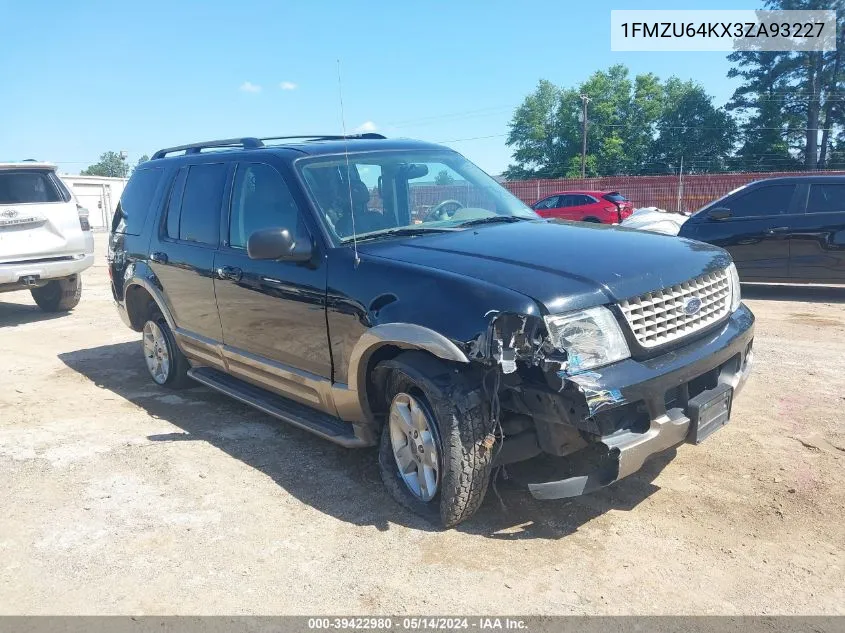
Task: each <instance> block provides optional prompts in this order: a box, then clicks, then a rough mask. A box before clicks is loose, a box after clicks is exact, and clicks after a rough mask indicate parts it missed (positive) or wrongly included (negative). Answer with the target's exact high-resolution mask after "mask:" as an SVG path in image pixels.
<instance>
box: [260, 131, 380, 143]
mask: <svg viewBox="0 0 845 633" xmlns="http://www.w3.org/2000/svg"><path fill="white" fill-rule="evenodd" d="M298 138H304V139H313V140H315V141H342V140H344V139H350V140H354V139H373V140H384V139H386V138H387V137H386V136H383V135H381V134H377V133H375V132H362V133H361V134H347V135H346V136H344V135H343V134H296V135H294V136H262V137H261V138H259V139H258V140H259V141H287V140H294V139H298Z"/></svg>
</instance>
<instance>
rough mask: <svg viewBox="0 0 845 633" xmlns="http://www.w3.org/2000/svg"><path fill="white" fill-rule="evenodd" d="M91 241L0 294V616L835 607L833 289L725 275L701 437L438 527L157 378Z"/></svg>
mask: <svg viewBox="0 0 845 633" xmlns="http://www.w3.org/2000/svg"><path fill="white" fill-rule="evenodd" d="M100 237H101V236H100ZM102 246H103V244H102V240H101V239H100V240H98V248H99V251H100V252H99V254H98V264H97V266H96V267H95V268H93V269H91V270H90V271H89V272H88V273H86V275H85V276H84V284H85V288H84V291H83V300H82V303H81V304H80V306H79V307H78V308H77V309H76V310H75V311H74V312H73V313H71V314H70V315H62V316H51V315H45V314H43V313H41V312H39V311H38V309H37V308H36V307H35V305H34V303H33V302H32V301H31V299H30V297H29V294H28V293H26V292H24V293H10V294H4V295H0V358H2V364H0V472H1V473H2V478H3V485H2V486H0V511H2V514H3V516H2V519H0V613H4V614H11V613H17V614H24V613H26V614H38V613H67V614H80V613H96V614H105V613H135V614H141V613H144V614H171V613H183V614H186V613H192V614H210V613H225V614H235V613H245V614H283V613H288V614H292V613H297V614H304V613H359V614H365V613H376V612H378V613H388V614H405V613H426V614H428V613H431V614H435V613H467V614H470V613H472V614H502V613H520V614H528V613H536V614H552V613H554V614H558V613H560V614H583V613H606V614H620V613H640V614H646V613H648V614H657V613H661V614H663V613H673V614H687V613H728V614H736V613H747V614H772V613H784V614H786V613H802V614H813V613H839V614H843V613H845V582H843V577H845V521H843V516H845V290H833V289H821V290H812V289H797V290H790V289H787V290H783V289H775V290H772V289H768V288H766V289H757V290H754V289H748V290H747V293H746V295H747V297H748V299H747V303H748V305H749V306H750V307H751V308H752V310H754V312H755V313H756V315H757V319H758V321H757V337H756V343H755V350H756V367H755V370H754V374H753V376H752V378H751V380H750V381H749V383H748V386H747V387H746V390H745V392H744V393H743V394H742V395H741V397H740V398H739V399H738V400H737V402H736V404H735V407H734V415H733V419H732V421H731V423H730V424H729V425H728V426H727V427H726V428H725V429H723V430H722V431H720V432H719V433H717V434H716V435H714V436H713V437H712V438H710V439H708V440H707V441H706V442H705V443H704V444H702V445H701V446H699V447H693V446H689V445H686V446H682V447H680V448H679V449H678V450H677V452H676V453H673V455H669V456H667V457H666V458H665V459H660V460H658V461H655V462H653V463H650V464H648V465H647V466H646V468H645V470H644V471H642V472H640V473H638V474H636V475H634V476H632V477H630V478H629V479H627V480H624V481H622V482H620V483H619V484H617V485H616V486H615V487H613V488H611V489H607V490H605V491H602V492H600V493H597V494H593V495H592V496H589V497H584V498H581V499H578V500H576V501H570V502H538V501H535V500H533V499H532V498H531V497H530V496H529V495H528V493H527V492H524V491H522V490H521V489H520V488H518V487H516V486H514V485H508V484H507V483H506V484H505V485H503V486H500V492H501V494H502V499H503V501H504V503H505V506H506V507H505V508H504V509H503V508H502V507H501V506H500V504H499V502H498V500H497V499H496V497H495V496H494V495H492V494H491V495H489V496H488V498H487V500H486V502H485V505H484V507H483V508H482V511H481V513H480V515H479V516H478V517H477V518H476V519H474V520H473V521H471V522H469V523H468V524H465V525H462V526H460V527H459V528H458V529H455V530H452V531H449V532H437V531H433V530H432V529H431V528H430V527H429V526H428V525H427V524H425V523H423V522H422V521H421V520H419V519H417V518H416V517H415V516H413V515H410V514H408V513H407V512H405V511H404V510H402V509H401V508H400V507H398V506H397V505H396V504H394V503H393V502H392V501H391V500H390V499H389V498H388V497H387V494H386V493H385V491H384V489H383V487H382V484H381V482H380V480H379V477H378V471H377V468H376V465H375V458H374V453H373V452H372V451H357V452H356V451H346V450H343V449H340V448H336V447H334V446H333V445H331V444H329V443H327V442H324V441H322V440H320V439H317V438H315V437H312V436H310V435H308V434H306V433H304V432H300V431H298V430H296V429H293V428H290V427H288V426H286V425H284V424H283V423H281V422H277V421H275V420H274V419H272V418H269V417H267V416H265V415H263V414H261V413H258V412H256V411H253V410H251V409H249V408H247V407H246V406H243V405H240V404H238V403H236V402H233V401H231V400H228V399H226V398H225V397H223V396H218V395H216V394H215V393H213V392H211V391H209V390H207V389H205V388H202V387H197V388H194V389H190V390H188V391H184V392H179V393H178V394H176V393H171V392H167V391H164V390H161V389H159V388H157V387H156V386H155V385H154V384H153V383H152V382H151V380H149V379H148V378H147V375H146V370H145V368H144V365H143V360H142V358H141V355H140V344H139V337H138V335H137V334H135V333H133V332H131V331H129V330H128V329H126V328H125V327H124V326H123V324H122V323H121V321H120V319H119V318H118V316H117V314H116V312H115V310H114V308H113V307H112V305H111V300H110V293H109V290H108V280H107V275H106V269H105V265H104V258H103V255H102Z"/></svg>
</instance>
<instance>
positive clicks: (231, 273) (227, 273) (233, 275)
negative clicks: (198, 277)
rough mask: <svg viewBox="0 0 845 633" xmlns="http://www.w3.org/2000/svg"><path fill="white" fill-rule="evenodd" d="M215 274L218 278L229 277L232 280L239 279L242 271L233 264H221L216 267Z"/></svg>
mask: <svg viewBox="0 0 845 633" xmlns="http://www.w3.org/2000/svg"><path fill="white" fill-rule="evenodd" d="M217 276H218V277H219V278H220V279H230V280H232V281H240V280H241V277H242V276H243V271H242V270H241V269H240V268H235V267H234V266H221V267H220V268H218V269H217Z"/></svg>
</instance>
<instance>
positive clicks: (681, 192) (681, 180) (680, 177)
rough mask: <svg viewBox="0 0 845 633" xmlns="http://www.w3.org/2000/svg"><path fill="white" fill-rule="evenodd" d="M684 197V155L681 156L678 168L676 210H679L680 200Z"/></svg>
mask: <svg viewBox="0 0 845 633" xmlns="http://www.w3.org/2000/svg"><path fill="white" fill-rule="evenodd" d="M683 197H684V157H683V156H681V168H680V170H678V208H677V209H676V211H677V212H678V213H680V212H681V200H682V199H683Z"/></svg>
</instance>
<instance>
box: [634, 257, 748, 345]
mask: <svg viewBox="0 0 845 633" xmlns="http://www.w3.org/2000/svg"><path fill="white" fill-rule="evenodd" d="M730 295H731V287H730V279H729V277H728V272H727V270H719V271H716V272H712V273H706V274H704V275H701V276H700V277H697V278H695V279H690V280H689V281H685V282H683V283H680V284H677V285H675V286H671V287H669V288H663V289H662V290H655V291H652V292H647V293H645V294H643V295H640V296H639V297H634V298H632V299H627V300H625V301H621V302H620V303H619V308H620V309H621V310H622V314H623V315H624V316H625V320H626V321H627V322H628V326H629V327H630V328H631V331H632V332H633V333H634V337H635V338H636V339H637V342H638V343H639V344H640V345H642V346H643V347H645V348H650V347H657V346H658V345H664V344H665V343H670V342H672V341H677V340H679V339H682V338H684V337H686V336H689V335H690V334H694V333H695V332H698V331H699V330H702V329H704V328H705V327H707V326H708V325H712V324H713V323H716V322H717V321H719V320H720V319H722V318H724V317H725V316H727V314H728V312H729V310H730V304H731V296H730ZM692 298H696V299H699V300H700V301H701V308H700V309H699V310H698V312H696V313H695V314H692V315H690V314H687V313H686V312H684V306H685V305H686V303H687V301H688V300H689V299H692Z"/></svg>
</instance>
